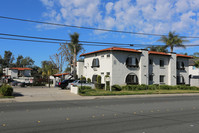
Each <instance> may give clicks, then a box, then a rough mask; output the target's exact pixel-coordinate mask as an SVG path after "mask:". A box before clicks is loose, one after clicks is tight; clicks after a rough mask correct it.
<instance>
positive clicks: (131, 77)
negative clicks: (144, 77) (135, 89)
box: [126, 74, 138, 85]
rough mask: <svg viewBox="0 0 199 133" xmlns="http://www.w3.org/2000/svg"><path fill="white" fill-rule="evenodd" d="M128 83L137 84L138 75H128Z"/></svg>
mask: <svg viewBox="0 0 199 133" xmlns="http://www.w3.org/2000/svg"><path fill="white" fill-rule="evenodd" d="M126 84H127V85H137V84H138V77H137V75H134V74H129V75H127V77H126Z"/></svg>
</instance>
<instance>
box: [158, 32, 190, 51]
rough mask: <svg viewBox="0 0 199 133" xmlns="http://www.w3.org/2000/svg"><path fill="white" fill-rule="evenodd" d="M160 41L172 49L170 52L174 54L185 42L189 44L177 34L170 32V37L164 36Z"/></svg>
mask: <svg viewBox="0 0 199 133" xmlns="http://www.w3.org/2000/svg"><path fill="white" fill-rule="evenodd" d="M158 41H161V42H163V43H165V45H166V46H167V47H170V52H173V48H174V47H183V48H185V46H184V45H183V43H184V42H187V41H188V40H185V39H182V37H179V36H178V35H176V34H175V32H169V35H168V36H165V35H163V36H162V37H161V38H160V39H159V40H158Z"/></svg>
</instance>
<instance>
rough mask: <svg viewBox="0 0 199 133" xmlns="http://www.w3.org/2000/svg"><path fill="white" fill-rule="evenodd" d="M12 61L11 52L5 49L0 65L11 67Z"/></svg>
mask: <svg viewBox="0 0 199 133" xmlns="http://www.w3.org/2000/svg"><path fill="white" fill-rule="evenodd" d="M13 61H14V56H13V55H12V52H10V51H5V53H4V58H3V62H2V66H3V67H11V66H12V65H13V64H12V63H13Z"/></svg>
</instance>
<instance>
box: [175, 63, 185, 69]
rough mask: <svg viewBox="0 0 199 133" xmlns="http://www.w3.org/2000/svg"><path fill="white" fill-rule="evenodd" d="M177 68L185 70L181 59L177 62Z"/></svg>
mask: <svg viewBox="0 0 199 133" xmlns="http://www.w3.org/2000/svg"><path fill="white" fill-rule="evenodd" d="M177 69H178V70H185V67H184V62H183V61H178V62H177Z"/></svg>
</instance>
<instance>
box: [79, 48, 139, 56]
mask: <svg viewBox="0 0 199 133" xmlns="http://www.w3.org/2000/svg"><path fill="white" fill-rule="evenodd" d="M104 51H127V52H135V53H141V52H140V51H138V50H135V49H130V48H119V47H112V48H106V49H102V50H98V51H94V52H90V53H85V54H81V55H80V56H85V55H90V54H95V53H99V52H104Z"/></svg>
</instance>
